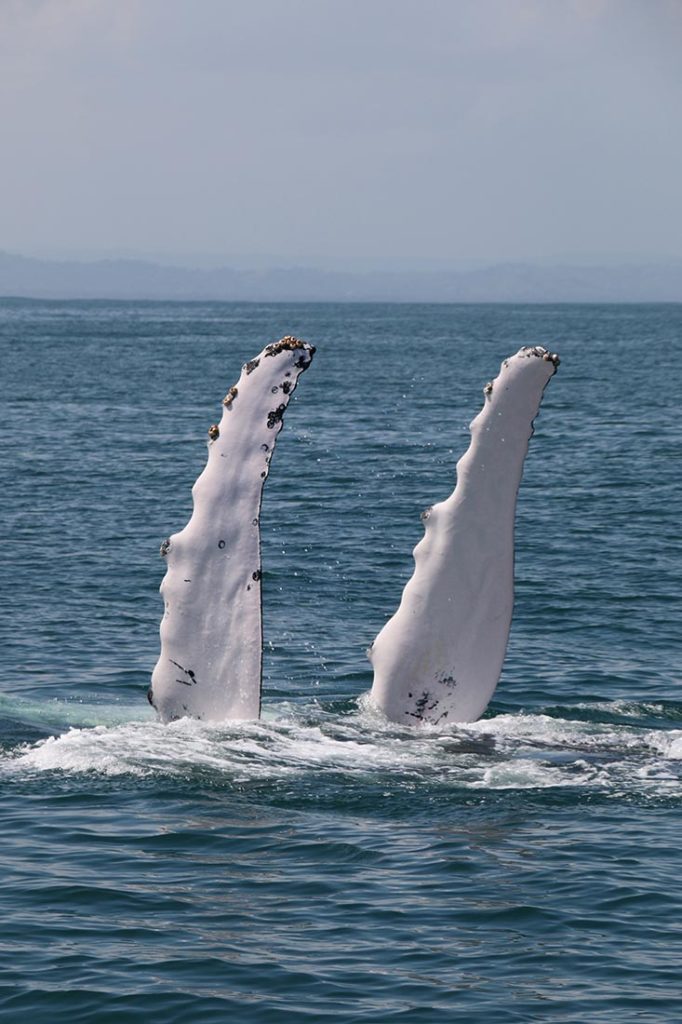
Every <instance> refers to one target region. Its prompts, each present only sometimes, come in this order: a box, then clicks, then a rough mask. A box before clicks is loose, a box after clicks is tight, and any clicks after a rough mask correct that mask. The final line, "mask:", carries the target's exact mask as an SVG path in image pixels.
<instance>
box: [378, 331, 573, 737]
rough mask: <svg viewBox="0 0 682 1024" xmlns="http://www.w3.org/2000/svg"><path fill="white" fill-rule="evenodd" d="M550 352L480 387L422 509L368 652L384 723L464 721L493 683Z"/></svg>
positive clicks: (527, 354)
mask: <svg viewBox="0 0 682 1024" xmlns="http://www.w3.org/2000/svg"><path fill="white" fill-rule="evenodd" d="M558 365H559V357H558V356H556V355H554V354H552V353H550V352H548V351H547V350H546V349H544V348H541V347H539V346H538V347H524V348H522V349H520V350H519V351H518V352H517V353H516V355H514V356H511V357H510V358H509V359H505V360H504V362H503V363H502V366H501V368H500V373H499V376H498V377H497V378H496V379H495V380H494V381H492V383H490V384H487V385H486V386H485V388H484V394H485V401H484V406H483V409H482V411H481V412H480V413H479V414H478V416H476V418H475V419H474V420H473V422H472V423H471V425H470V430H471V444H470V446H469V449H468V451H467V452H466V453H465V454H464V455H463V456H462V458H461V459H460V460H459V462H458V463H457V483H456V486H455V489H454V491H453V493H452V494H451V495H450V497H449V498H447V499H446V500H445V501H442V502H440V503H439V504H437V505H434V506H433V507H432V508H428V509H426V511H425V512H423V513H422V519H423V521H424V526H425V532H424V537H423V538H422V540H421V541H420V542H419V543H418V544H417V546H416V548H415V549H414V553H413V554H414V563H415V565H414V574H413V576H412V578H411V579H410V580H409V581H408V583H407V585H406V586H405V589H404V591H403V595H402V600H401V602H400V606H399V608H398V610H397V611H396V613H395V614H394V615H393V617H392V618H391V619H389V621H388V622H387V623H386V625H385V626H384V627H383V629H382V630H381V631H380V633H379V635H378V636H377V638H376V639H375V641H374V643H373V644H372V646H371V647H370V649H369V651H368V656H369V659H370V661H371V662H372V666H373V668H374V680H373V684H372V690H371V698H372V701H373V702H374V704H375V705H377V706H378V707H379V708H380V709H381V710H382V711H383V712H384V714H385V715H386V717H387V718H389V719H390V720H392V721H395V722H400V723H403V724H408V723H409V724H413V725H418V726H419V725H422V724H424V723H430V724H438V723H439V722H440V723H445V722H473V721H476V719H478V718H480V716H481V715H482V714H483V712H484V711H485V709H486V707H487V706H488V703H489V701H490V699H491V697H492V695H493V693H494V691H495V687H496V686H497V683H498V680H499V677H500V673H501V671H502V663H503V661H504V656H505V653H506V648H507V640H508V637H509V628H510V625H511V616H512V607H513V603H514V517H515V511H516V497H517V493H518V489H519V484H520V482H521V474H522V472H523V463H524V459H525V457H526V452H527V450H528V442H529V440H530V437H531V436H532V433H533V420H534V419H535V417H536V415H537V413H538V410H539V408H540V402H541V400H542V395H543V392H544V389H545V387H546V385H547V383H548V382H549V380H550V378H551V377H552V375H553V374H554V373H555V372H556V369H557V367H558Z"/></svg>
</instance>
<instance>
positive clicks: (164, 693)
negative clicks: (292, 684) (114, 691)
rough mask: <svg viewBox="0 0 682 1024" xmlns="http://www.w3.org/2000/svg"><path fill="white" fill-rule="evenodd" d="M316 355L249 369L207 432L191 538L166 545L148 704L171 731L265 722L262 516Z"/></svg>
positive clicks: (281, 346) (272, 353)
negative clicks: (273, 464) (181, 722)
mask: <svg viewBox="0 0 682 1024" xmlns="http://www.w3.org/2000/svg"><path fill="white" fill-rule="evenodd" d="M314 353H315V349H314V347H313V346H312V345H308V344H307V343H306V342H303V341H300V340H299V339H298V338H293V337H286V338H282V339H281V341H277V342H274V343H273V344H271V345H267V346H266V347H265V348H264V349H263V351H262V352H261V353H260V354H259V355H258V356H256V358H255V359H251V360H250V361H249V362H248V363H245V365H244V366H243V367H242V372H241V376H240V378H239V380H238V381H237V384H236V385H235V386H234V387H231V388H230V389H229V391H228V392H227V394H226V396H225V398H224V399H223V411H222V418H221V420H220V423H219V424H213V425H212V426H211V427H209V430H208V438H209V439H208V461H207V463H206V466H205V468H204V470H203V472H202V473H201V475H200V476H199V478H198V480H197V481H196V483H195V484H194V487H193V488H192V497H193V501H194V508H193V512H192V516H191V518H190V520H189V522H188V524H187V525H186V526H185V528H184V529H183V530H181V531H180V532H179V533H176V534H173V536H171V537H169V538H168V540H165V541H164V542H163V544H162V545H161V554H162V555H163V557H164V558H165V559H166V563H167V569H166V575H165V576H164V579H163V581H162V583H161V595H162V597H163V601H164V612H163V618H162V620H161V628H160V634H161V653H160V655H159V660H158V661H157V663H156V667H155V668H154V671H153V673H152V684H151V687H150V689H149V691H148V694H147V697H148V700H149V702H150V704H151V705H152V706H153V707H154V708H155V709H156V710H157V712H158V714H159V716H160V718H161V720H162V721H164V722H170V721H174V720H175V719H177V718H182V717H184V716H190V717H194V718H200V719H204V720H205V721H225V720H227V719H250V718H258V717H259V715H260V700H261V678H262V646H263V630H262V613H261V575H262V568H261V550H260V508H261V500H262V495H263V486H264V484H265V481H266V479H267V476H268V472H269V468H270V461H271V459H272V455H273V452H274V450H275V442H276V440H277V435H278V434H279V432H280V431H281V429H282V426H283V416H284V413H285V411H286V407H287V405H288V404H289V400H290V398H291V395H292V394H293V392H294V389H295V388H296V384H297V382H298V379H299V377H300V375H301V374H302V373H303V372H304V370H306V369H307V368H308V367H309V366H310V363H311V361H312V358H313V355H314Z"/></svg>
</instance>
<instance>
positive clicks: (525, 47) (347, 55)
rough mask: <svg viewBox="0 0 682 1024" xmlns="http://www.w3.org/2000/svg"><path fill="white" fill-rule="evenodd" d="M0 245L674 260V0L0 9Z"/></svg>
mask: <svg viewBox="0 0 682 1024" xmlns="http://www.w3.org/2000/svg"><path fill="white" fill-rule="evenodd" d="M0 75H1V80H2V89H1V91H0V138H2V149H3V156H2V160H1V161H0V249H3V250H8V251H12V252H17V253H22V254H25V255H52V256H54V255H63V256H77V255H83V254H87V255H92V256H97V255H108V254H126V255H133V254H140V255H145V256H154V257H158V256H161V257H166V258H168V259H176V258H177V259H180V258H182V259H183V260H184V261H185V262H188V261H192V260H194V258H195V255H196V254H205V255H206V256H207V257H214V258H215V259H216V260H217V261H220V260H222V258H223V257H227V258H228V259H230V258H231V259H232V262H234V260H235V259H238V260H241V262H242V263H244V264H248V263H249V261H253V262H258V260H261V261H264V262H265V263H267V264H270V265H273V264H300V265H305V266H315V267H329V268H330V269H331V268H338V267H346V268H358V269H362V268H364V267H368V266H373V267H382V266H385V267H387V268H393V267H398V266H400V267H405V268H414V269H419V268H426V267H430V266H439V265H440V266H453V267H455V266H457V265H461V264H465V265H466V264H473V263H480V262H498V261H501V260H505V261H506V260H516V261H534V262H559V261H566V260H571V259H576V260H581V261H583V262H585V261H589V260H592V259H595V260H598V261H599V260H601V261H604V260H605V259H606V260H610V261H611V262H618V261H619V260H633V259H634V260H640V259H651V258H656V257H659V256H660V257H673V258H676V259H680V258H682V198H681V193H682V0H0Z"/></svg>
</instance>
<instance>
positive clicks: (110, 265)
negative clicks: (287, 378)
mask: <svg viewBox="0 0 682 1024" xmlns="http://www.w3.org/2000/svg"><path fill="white" fill-rule="evenodd" d="M0 295H1V296H16V297H26V298H45V299H95V298H100V299H206V300H209V299H215V300H226V301H230V300H236V301H256V302H682V263H679V264H665V265H653V264H652V265H643V266H620V267H617V266H613V267H582V266H581V267H578V266H554V267H538V266H532V265H527V264H521V263H506V264H500V265H497V266H491V267H488V268H486V269H484V270H471V271H429V272H424V273H419V272H409V271H390V272H389V271H387V272H366V273H349V272H341V271H323V270H311V269H306V268H304V267H301V268H292V269H286V270H283V269H281V270H278V269H276V268H274V269H272V270H265V271H257V270H234V269H232V268H230V267H222V268H220V269H218V270H192V269H188V268H185V267H167V266H160V265H158V264H155V263H148V262H144V261H142V260H99V261H96V262H92V263H85V262H76V261H65V262H58V261H56V260H39V259H30V258H28V257H25V256H16V255H13V254H10V253H2V252H0Z"/></svg>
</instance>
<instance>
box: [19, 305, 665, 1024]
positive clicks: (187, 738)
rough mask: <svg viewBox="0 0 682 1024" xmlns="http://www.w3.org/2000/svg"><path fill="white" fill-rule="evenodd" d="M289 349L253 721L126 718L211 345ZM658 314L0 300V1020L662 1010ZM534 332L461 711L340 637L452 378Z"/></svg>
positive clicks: (218, 360) (405, 513)
mask: <svg viewBox="0 0 682 1024" xmlns="http://www.w3.org/2000/svg"><path fill="white" fill-rule="evenodd" d="M288 333H294V334H298V335H299V336H301V337H303V338H305V339H306V340H308V341H310V342H312V343H314V344H315V345H317V355H316V357H315V361H314V363H313V365H312V367H311V368H310V370H309V371H308V372H307V373H306V375H305V376H304V377H303V378H302V380H301V382H300V386H299V388H298V390H297V392H296V395H295V397H294V400H293V401H292V404H291V406H290V408H289V411H288V413H287V418H286V424H285V428H284V431H283V433H282V434H281V436H280V439H279V442H278V450H277V452H276V454H275V458H274V461H273V466H272V472H271V476H270V479H269V480H268V483H267V488H266V494H265V501H264V505H263V516H262V526H263V565H264V590H263V595H264V610H265V638H266V643H265V684H264V685H265V688H264V717H263V719H262V720H261V721H259V722H251V723H242V724H229V723H228V724H225V725H221V726H207V725H203V724H199V723H197V722H194V721H188V720H184V721H180V722H177V723H175V724H173V725H171V726H168V727H164V726H162V725H160V724H158V723H157V722H156V721H155V718H154V714H153V712H152V710H151V709H150V708H149V706H148V705H147V703H146V700H145V691H146V689H147V686H148V682H149V676H150V672H151V669H152V667H153V665H154V663H155V661H156V658H157V654H158V624H159V619H160V614H161V602H160V598H159V595H158V593H157V588H158V585H159V582H160V580H161V577H162V574H163V569H164V566H163V562H162V560H161V559H160V558H159V556H158V547H159V543H160V541H161V540H162V539H163V538H164V537H165V536H167V535H168V534H169V533H171V532H173V531H175V530H178V529H179V528H181V527H182V526H183V525H184V523H185V522H186V521H187V518H188V516H189V513H190V510H191V499H190V488H191V485H192V483H193V481H194V479H195V478H196V476H197V475H198V473H199V472H200V470H201V468H202V466H203V464H204V461H205V456H206V450H205V439H206V430H207V428H208V426H209V424H210V423H212V422H214V421H215V420H216V417H217V415H218V412H219V408H220V399H221V397H222V395H223V394H224V393H225V390H226V388H227V387H228V386H229V385H230V384H232V383H233V382H234V380H235V379H236V377H237V376H238V371H239V367H240V366H241V363H242V362H244V361H245V360H246V359H248V358H250V357H251V356H253V355H254V354H255V353H256V352H257V351H259V350H260V348H262V346H263V345H264V344H265V343H267V342H269V341H273V340H276V339H277V338H278V337H280V336H282V335H283V334H288ZM681 337H682V307H680V306H664V305H661V306H454V305H453V306H448V305H437V306H436V305H434V306H411V305H270V306H268V305H249V304H221V303H214V304H211V303H206V304H200V303H199V304H191V303H188V304H181V303H178V304H173V303H123V302H120V303H111V302H88V303H75V302H74V303H51V302H25V301H19V300H11V301H10V300H5V301H3V302H2V304H1V306H0V345H1V350H2V382H3V384H2V400H1V402H0V409H1V413H0V415H1V418H2V424H1V427H2V429H1V431H0V481H1V485H2V507H3V515H2V525H3V543H2V546H1V548H0V559H1V566H2V568H1V582H2V595H3V596H2V617H1V622H0V629H1V641H0V642H1V645H2V648H1V649H2V667H3V673H2V677H1V680H0V787H1V790H2V799H1V801H0V855H1V861H0V863H1V865H2V886H1V890H0V892H1V905H2V910H1V914H0V1019H2V1021H3V1024H4V1022H5V1021H6V1022H8V1024H13V1022H14V1021H17V1022H19V1021H22V1022H23V1021H25V1020H30V1021H31V1022H33V1024H61V1022H69V1024H71V1022H88V1024H108V1022H122V1024H136V1022H138V1021H139V1022H142V1021H149V1020H152V1021H156V1020H159V1021H164V1024H185V1022H193V1024H194V1022H196V1024H214V1022H215V1024H222V1022H228V1021H229V1022H235V1024H252V1022H254V1024H255V1022H259V1024H260V1022H263V1024H279V1022H295V1021H311V1022H313V1021H314V1022H316V1021H320V1022H325V1021H329V1022H342V1024H345V1022H351V1021H352V1022H355V1021H371V1022H375V1024H388V1022H402V1021H405V1022H414V1024H430V1022H432V1021H434V1022H435V1021H438V1022H440V1021H443V1022H446V1021H455V1020H456V1021H460V1020H461V1021H466V1022H468V1024H479V1022H480V1024H489V1022H491V1021H495V1022H499V1024H507V1022H520V1024H521V1022H522V1024H525V1022H530V1021H542V1022H546V1021H552V1022H553V1021H557V1022H558V1021H561V1022H564V1024H569V1022H570V1024H588V1022H589V1024H602V1022H607V1021H608V1022H614V1024H616V1022H617V1024H630V1022H633V1024H634V1022H638V1024H639V1022H641V1024H644V1022H646V1024H654V1022H655V1024H663V1022H666V1024H668V1022H673V1021H678V1020H680V1019H681V1017H682V1009H681V999H680V996H681V992H680V987H681V976H682V972H681V969H680V950H681V940H682V926H681V924H680V921H681V918H682V914H681V910H682V907H681V902H682V901H681V899H680V875H681V874H682V861H681V857H680V823H681V817H682V816H681V814H680V807H681V804H682V800H681V796H682V787H681V780H682V691H681V683H682V679H681V671H680V640H681V637H682V634H681V630H680V578H681V576H682V572H681V570H682V555H681V549H680V523H681V522H682V499H681V496H680V465H681V460H680V454H681V449H682V428H681V427H680V416H679V395H680V384H681V383H682V382H681V372H680V362H681V358H680V357H681V356H682V346H681V343H680V339H681ZM521 344H543V345H547V347H550V348H551V349H552V350H556V351H558V352H559V354H560V355H561V358H562V365H561V367H560V369H559V371H558V373H557V375H556V376H555V377H554V378H553V380H552V381H551V383H550V385H549V386H548V388H547V391H546V393H545V399H544V402H543V407H542V410H541V413H540V416H539V417H538V420H537V421H536V432H535V436H534V438H533V439H532V441H531V448H530V453H529V456H528V460H527V464H526V471H525V476H524V481H523V484H522V489H521V493H520V497H519V508H518V517H517V551H516V578H517V585H516V607H515V617H514V622H513V627H512V635H511V639H510V645H509V651H508V657H507V661H506V664H505V668H504V672H503V676H502V679H501V682H500V685H499V688H498V690H497V693H496V696H495V700H494V701H493V703H492V704H491V706H490V708H489V709H488V712H487V713H486V716H485V717H484V719H483V720H482V721H480V722H478V723H475V724H472V725H467V726H462V727H457V726H453V725H450V726H448V727H442V728H434V729H423V730H421V731H414V730H410V729H403V728H399V727H396V726H394V725H389V724H387V723H386V722H385V721H383V720H382V719H381V718H380V716H379V715H378V714H377V713H376V712H374V711H373V710H372V708H371V707H370V706H369V705H368V702H367V700H366V699H365V696H364V695H365V694H366V692H367V690H368V689H369V686H370V683H371V672H370V668H369V664H368V662H367V661H366V659H365V656H364V651H365V649H366V647H367V646H368V645H369V643H370V642H371V640H372V639H373V637H374V636H375V635H376V633H377V632H378V630H379V629H380V627H381V626H382V624H383V623H384V621H385V620H386V619H387V617H389V616H390V615H391V614H392V612H393V611H394V610H395V608H396V606H397V603H398V600H399V597H400V592H401V589H402V586H403V585H404V583H405V582H406V580H407V579H408V578H409V576H410V574H411V567H412V559H411V550H412V548H413V547H414V545H415V544H416V543H417V541H418V540H419V538H420V536H421V532H422V527H421V524H420V522H419V512H420V511H421V509H422V508H423V507H425V506H426V505H429V504H431V503H433V502H434V501H437V500H439V499H441V498H443V497H445V496H446V494H448V493H449V491H450V490H451V488H452V486H453V484H454V472H455V470H454V467H455V462H456V460H457V458H458V457H459V456H460V455H461V454H462V452H463V451H464V450H465V448H466V446H467V444H468V432H467V425H468V423H469V422H470V420H471V419H472V418H473V416H474V415H475V414H476V412H477V411H478V410H479V408H480V406H481V403H482V393H481V388H482V386H483V384H484V383H485V382H486V381H487V380H488V379H490V378H491V377H493V376H494V375H495V374H496V372H497V369H498V366H499V363H500V361H501V360H502V359H503V358H504V357H505V356H507V355H509V354H510V353H512V352H514V351H516V349H517V348H518V347H519V346H520V345H521Z"/></svg>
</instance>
